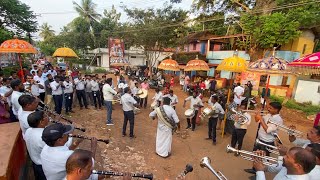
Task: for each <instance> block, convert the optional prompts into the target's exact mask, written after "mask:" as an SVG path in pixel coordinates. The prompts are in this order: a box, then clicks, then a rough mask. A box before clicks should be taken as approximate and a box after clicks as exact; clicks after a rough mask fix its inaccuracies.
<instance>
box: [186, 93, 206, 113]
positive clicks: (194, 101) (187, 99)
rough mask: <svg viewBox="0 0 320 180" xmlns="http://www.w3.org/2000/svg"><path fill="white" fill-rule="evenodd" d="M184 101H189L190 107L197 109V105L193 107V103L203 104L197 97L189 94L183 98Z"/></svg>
mask: <svg viewBox="0 0 320 180" xmlns="http://www.w3.org/2000/svg"><path fill="white" fill-rule="evenodd" d="M185 101H190V109H195V110H199V108H198V107H193V105H195V104H197V105H200V106H203V103H202V101H201V99H200V98H199V97H196V98H194V97H193V96H189V97H187V98H186V99H185Z"/></svg>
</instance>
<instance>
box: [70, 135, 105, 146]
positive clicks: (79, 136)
mask: <svg viewBox="0 0 320 180" xmlns="http://www.w3.org/2000/svg"><path fill="white" fill-rule="evenodd" d="M68 136H69V137H74V138H81V139H88V140H91V139H92V137H88V136H84V135H80V134H69V135H68ZM97 141H100V142H104V143H106V144H109V142H110V140H109V139H97Z"/></svg>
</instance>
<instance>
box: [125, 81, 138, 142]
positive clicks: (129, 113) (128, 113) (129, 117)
mask: <svg viewBox="0 0 320 180" xmlns="http://www.w3.org/2000/svg"><path fill="white" fill-rule="evenodd" d="M123 91H124V95H122V96H121V104H122V110H123V116H124V120H123V128H122V137H124V136H126V129H127V123H128V121H129V123H130V138H135V135H134V134H133V129H134V112H133V109H134V107H135V106H136V107H138V103H137V101H136V100H135V99H134V98H133V97H132V96H131V90H130V88H129V87H126V88H124V90H123Z"/></svg>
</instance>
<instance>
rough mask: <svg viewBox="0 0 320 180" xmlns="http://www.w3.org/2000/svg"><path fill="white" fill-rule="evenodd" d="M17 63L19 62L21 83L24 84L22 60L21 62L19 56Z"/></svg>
mask: <svg viewBox="0 0 320 180" xmlns="http://www.w3.org/2000/svg"><path fill="white" fill-rule="evenodd" d="M18 61H19V65H20V71H21V77H22V79H21V81H22V82H23V83H24V82H25V79H24V72H23V69H22V60H21V56H20V54H18Z"/></svg>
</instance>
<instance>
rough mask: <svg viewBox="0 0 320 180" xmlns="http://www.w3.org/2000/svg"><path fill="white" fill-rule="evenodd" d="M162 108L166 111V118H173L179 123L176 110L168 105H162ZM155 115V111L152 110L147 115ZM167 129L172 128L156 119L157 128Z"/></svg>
mask: <svg viewBox="0 0 320 180" xmlns="http://www.w3.org/2000/svg"><path fill="white" fill-rule="evenodd" d="M163 110H164V112H165V113H166V115H167V116H168V118H170V119H172V120H174V122H175V123H179V118H178V116H177V113H176V111H175V110H174V109H173V107H172V106H168V105H163ZM155 116H157V111H156V110H154V111H152V112H151V113H150V114H149V117H151V118H153V117H155ZM164 128H165V129H167V130H170V131H171V130H172V129H171V128H169V127H168V126H167V125H165V124H164V123H163V122H162V121H161V120H158V129H164Z"/></svg>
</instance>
